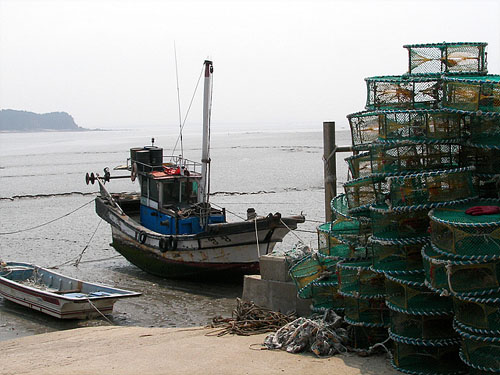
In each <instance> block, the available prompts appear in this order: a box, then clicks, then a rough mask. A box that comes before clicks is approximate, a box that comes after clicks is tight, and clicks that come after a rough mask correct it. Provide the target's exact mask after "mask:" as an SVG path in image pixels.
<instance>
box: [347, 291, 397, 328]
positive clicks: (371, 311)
mask: <svg viewBox="0 0 500 375" xmlns="http://www.w3.org/2000/svg"><path fill="white" fill-rule="evenodd" d="M344 313H345V316H344V319H345V320H346V322H347V323H349V324H352V325H356V326H363V327H388V326H389V309H388V308H387V306H386V305H385V302H384V300H383V299H364V298H353V297H344Z"/></svg>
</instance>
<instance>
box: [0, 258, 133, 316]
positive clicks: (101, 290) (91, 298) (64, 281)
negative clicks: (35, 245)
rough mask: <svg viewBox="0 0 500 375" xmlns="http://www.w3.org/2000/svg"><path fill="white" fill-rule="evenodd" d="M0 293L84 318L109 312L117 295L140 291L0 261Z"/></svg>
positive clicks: (59, 313)
mask: <svg viewBox="0 0 500 375" xmlns="http://www.w3.org/2000/svg"><path fill="white" fill-rule="evenodd" d="M0 295H2V296H3V297H4V298H5V299H7V300H9V301H12V302H15V303H17V304H19V305H22V306H26V307H29V308H31V309H33V310H36V311H40V312H43V313H45V314H48V315H51V316H54V317H56V318H60V319H88V318H93V317H96V316H99V315H105V314H110V313H111V312H112V311H113V306H114V304H115V302H116V301H117V300H118V299H120V298H128V297H137V296H140V295H141V293H136V292H131V291H128V290H124V289H118V288H112V287H109V286H104V285H99V284H93V283H89V282H86V281H82V280H78V279H74V278H71V277H68V276H64V275H61V274H59V273H56V272H53V271H51V270H48V269H45V268H42V267H38V266H35V265H33V264H29V263H18V262H2V263H1V264H0Z"/></svg>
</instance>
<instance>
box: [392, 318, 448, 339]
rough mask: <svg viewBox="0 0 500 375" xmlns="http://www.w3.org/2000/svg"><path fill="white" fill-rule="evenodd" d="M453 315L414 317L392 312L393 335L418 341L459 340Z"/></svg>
mask: <svg viewBox="0 0 500 375" xmlns="http://www.w3.org/2000/svg"><path fill="white" fill-rule="evenodd" d="M452 323H453V315H451V314H448V315H414V314H406V313H403V312H399V311H391V326H390V330H391V333H392V334H393V335H397V336H401V337H406V338H411V339H418V340H442V339H451V338H457V337H458V335H457V333H456V332H455V330H454V329H453V324H452Z"/></svg>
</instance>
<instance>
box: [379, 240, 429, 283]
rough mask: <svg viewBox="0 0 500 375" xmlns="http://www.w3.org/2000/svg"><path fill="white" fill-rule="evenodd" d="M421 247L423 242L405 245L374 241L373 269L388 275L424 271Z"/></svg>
mask: <svg viewBox="0 0 500 375" xmlns="http://www.w3.org/2000/svg"><path fill="white" fill-rule="evenodd" d="M421 249H422V244H421V243H417V244H409V245H404V244H385V243H378V242H373V243H372V254H373V257H372V267H371V269H372V270H373V271H375V272H379V273H384V274H388V275H394V274H410V273H418V272H422V271H423V268H424V266H423V264H422V255H421Z"/></svg>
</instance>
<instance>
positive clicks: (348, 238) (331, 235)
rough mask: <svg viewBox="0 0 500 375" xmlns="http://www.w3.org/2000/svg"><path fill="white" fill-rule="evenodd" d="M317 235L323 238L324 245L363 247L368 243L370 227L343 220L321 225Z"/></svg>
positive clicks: (357, 221)
mask: <svg viewBox="0 0 500 375" xmlns="http://www.w3.org/2000/svg"><path fill="white" fill-rule="evenodd" d="M318 233H321V235H322V237H324V240H325V242H326V243H325V245H329V246H335V245H338V244H350V245H353V246H364V245H366V244H367V243H368V236H369V234H370V226H369V225H367V224H365V223H363V222H361V221H359V220H356V219H353V220H348V219H344V218H340V219H337V220H335V221H333V222H328V223H324V224H321V225H320V226H319V227H318Z"/></svg>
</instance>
